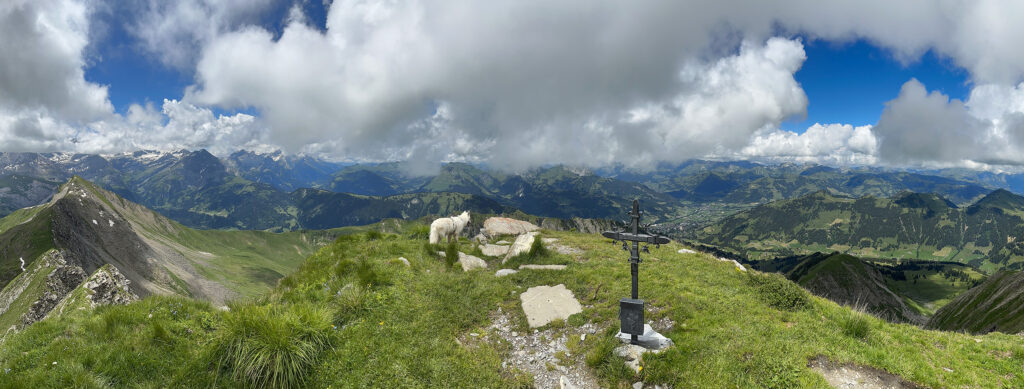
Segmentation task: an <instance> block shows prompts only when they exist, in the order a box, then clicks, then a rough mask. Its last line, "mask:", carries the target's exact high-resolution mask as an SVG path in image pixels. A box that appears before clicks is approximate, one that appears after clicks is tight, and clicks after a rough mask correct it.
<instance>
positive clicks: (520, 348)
mask: <svg viewBox="0 0 1024 389" xmlns="http://www.w3.org/2000/svg"><path fill="white" fill-rule="evenodd" d="M510 316H511V315H508V314H506V313H504V312H502V310H501V308H498V311H497V315H495V316H494V317H493V322H492V324H491V326H490V327H489V329H490V330H492V332H491V333H492V334H494V337H495V338H494V340H496V341H501V342H503V343H504V344H506V345H507V347H508V348H509V351H508V352H507V353H505V354H504V360H502V363H501V366H502V368H503V369H508V370H511V371H514V370H518V371H522V372H525V373H527V374H529V375H530V376H532V377H533V385H532V387H535V388H599V387H601V385H600V383H599V381H598V380H597V377H595V376H594V375H593V371H592V370H591V369H590V368H588V367H587V366H586V364H585V358H584V357H583V356H582V355H573V354H569V350H568V347H567V345H566V343H567V340H568V336H573V335H571V334H569V333H568V331H569V330H570V329H569V328H567V327H560V328H548V329H546V330H544V331H539V332H537V331H532V332H528V333H519V332H515V331H511V328H510V327H512V326H513V320H512V319H511V318H510ZM572 330H574V331H584V332H587V331H597V328H595V325H594V324H593V323H586V324H583V325H582V326H581V327H580V328H575V329H572ZM552 345H553V346H552ZM559 352H562V353H566V355H568V356H569V359H568V360H565V359H560V358H557V357H555V355H556V354H558V353H559ZM563 358H564V357H563ZM565 362H568V363H565ZM552 366H554V368H553V369H550V368H551V367H552Z"/></svg>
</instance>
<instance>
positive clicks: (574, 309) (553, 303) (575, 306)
mask: <svg viewBox="0 0 1024 389" xmlns="http://www.w3.org/2000/svg"><path fill="white" fill-rule="evenodd" d="M519 299H520V300H522V305H523V312H524V313H526V322H527V323H529V325H530V328H536V327H540V326H543V325H545V324H548V323H550V322H551V321H553V320H555V319H562V320H565V319H568V318H569V316H572V315H573V314H577V313H580V312H583V306H582V305H580V302H579V301H577V300H576V297H574V296H573V294H572V291H570V290H569V289H566V288H565V284H558V285H555V286H546V285H542V286H534V287H532V288H530V289H527V290H526V292H523V293H522V294H520V295H519Z"/></svg>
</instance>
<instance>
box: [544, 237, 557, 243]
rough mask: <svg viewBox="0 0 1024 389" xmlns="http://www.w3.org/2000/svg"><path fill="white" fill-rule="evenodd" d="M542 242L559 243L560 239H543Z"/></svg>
mask: <svg viewBox="0 0 1024 389" xmlns="http://www.w3.org/2000/svg"><path fill="white" fill-rule="evenodd" d="M540 241H541V242H544V243H555V242H557V241H558V238H543V239H541V240H540Z"/></svg>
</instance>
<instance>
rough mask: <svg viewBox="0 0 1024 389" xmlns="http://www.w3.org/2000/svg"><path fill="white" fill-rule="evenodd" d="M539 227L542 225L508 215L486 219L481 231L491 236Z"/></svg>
mask: <svg viewBox="0 0 1024 389" xmlns="http://www.w3.org/2000/svg"><path fill="white" fill-rule="evenodd" d="M539 229H540V227H537V225H535V224H533V223H530V222H527V221H522V220H516V219H512V218H508V217H490V218H487V220H486V221H484V228H482V229H481V230H480V233H481V234H483V235H484V236H486V237H489V238H490V237H495V236H498V235H519V234H525V233H527V232H532V231H537V230H539Z"/></svg>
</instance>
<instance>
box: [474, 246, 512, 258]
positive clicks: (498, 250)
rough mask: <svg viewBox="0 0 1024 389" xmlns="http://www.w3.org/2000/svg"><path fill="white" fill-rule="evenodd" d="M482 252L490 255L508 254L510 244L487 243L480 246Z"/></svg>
mask: <svg viewBox="0 0 1024 389" xmlns="http://www.w3.org/2000/svg"><path fill="white" fill-rule="evenodd" d="M480 252H482V253H484V255H486V256H488V257H500V256H502V255H505V254H508V246H499V245H496V244H485V245H483V246H480Z"/></svg>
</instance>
